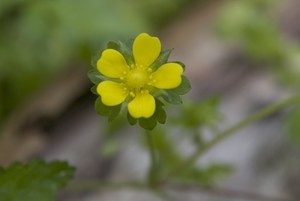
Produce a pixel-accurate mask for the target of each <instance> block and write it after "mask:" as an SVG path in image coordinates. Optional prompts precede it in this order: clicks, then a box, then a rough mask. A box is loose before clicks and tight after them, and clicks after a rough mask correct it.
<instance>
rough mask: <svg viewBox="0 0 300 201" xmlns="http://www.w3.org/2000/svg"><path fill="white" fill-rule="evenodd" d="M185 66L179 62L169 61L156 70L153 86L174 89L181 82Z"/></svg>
mask: <svg viewBox="0 0 300 201" xmlns="http://www.w3.org/2000/svg"><path fill="white" fill-rule="evenodd" d="M182 72H183V68H182V67H181V65H179V64H177V63H167V64H164V65H162V66H161V67H159V68H158V69H157V71H155V72H154V73H153V74H152V76H153V84H152V86H154V87H156V88H159V89H173V88H176V87H178V86H179V85H180V84H181V74H182Z"/></svg>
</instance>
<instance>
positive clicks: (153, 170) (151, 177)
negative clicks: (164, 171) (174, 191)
mask: <svg viewBox="0 0 300 201" xmlns="http://www.w3.org/2000/svg"><path fill="white" fill-rule="evenodd" d="M146 138H147V144H148V148H149V154H150V161H151V165H150V167H149V172H148V182H149V185H150V186H151V187H155V186H156V184H157V181H158V159H157V157H156V153H155V146H154V141H153V133H151V132H149V131H147V132H146Z"/></svg>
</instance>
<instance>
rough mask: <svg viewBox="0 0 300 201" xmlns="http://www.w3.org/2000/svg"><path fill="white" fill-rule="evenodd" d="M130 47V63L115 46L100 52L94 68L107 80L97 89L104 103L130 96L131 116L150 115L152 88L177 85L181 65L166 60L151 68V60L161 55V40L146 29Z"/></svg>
mask: <svg viewBox="0 0 300 201" xmlns="http://www.w3.org/2000/svg"><path fill="white" fill-rule="evenodd" d="M132 51H133V52H132V53H133V58H134V61H135V64H132V65H129V64H128V63H127V62H126V59H125V58H124V56H123V55H122V54H121V53H120V52H118V51H117V50H114V49H106V50H104V51H103V52H102V55H101V57H100V59H99V60H98V61H97V69H98V71H99V72H100V73H101V74H103V75H104V76H105V77H107V78H109V80H106V81H103V82H101V83H100V84H99V85H98V86H97V92H98V94H99V95H100V96H101V101H102V103H103V104H104V105H106V106H116V105H119V104H122V103H123V102H124V101H125V100H126V99H127V98H129V103H128V111H129V114H130V115H131V116H132V117H134V118H142V117H143V118H149V117H151V116H152V115H153V114H154V112H155V109H156V105H155V98H154V96H153V95H152V93H153V91H155V89H174V88H176V87H178V86H179V85H180V84H181V81H182V80H181V74H182V72H183V68H182V66H181V65H179V64H178V63H166V64H163V65H162V66H160V67H159V68H158V69H157V70H153V69H152V68H151V64H153V62H154V61H155V60H156V59H157V58H158V56H159V55H160V52H161V43H160V41H159V39H158V38H156V37H151V36H149V35H148V34H146V33H142V34H140V35H138V36H137V37H136V39H135V40H134V42H133V47H132Z"/></svg>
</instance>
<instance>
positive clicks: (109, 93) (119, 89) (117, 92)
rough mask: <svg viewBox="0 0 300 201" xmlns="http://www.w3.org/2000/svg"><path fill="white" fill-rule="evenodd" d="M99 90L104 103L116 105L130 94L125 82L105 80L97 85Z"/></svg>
mask: <svg viewBox="0 0 300 201" xmlns="http://www.w3.org/2000/svg"><path fill="white" fill-rule="evenodd" d="M97 92H98V93H99V95H100V96H101V101H102V103H103V104H104V105H107V106H115V105H119V104H121V103H122V102H123V101H124V100H125V98H126V97H127V95H128V91H127V89H126V88H125V85H124V84H120V83H116V82H112V81H103V82H101V83H100V84H99V85H98V87H97Z"/></svg>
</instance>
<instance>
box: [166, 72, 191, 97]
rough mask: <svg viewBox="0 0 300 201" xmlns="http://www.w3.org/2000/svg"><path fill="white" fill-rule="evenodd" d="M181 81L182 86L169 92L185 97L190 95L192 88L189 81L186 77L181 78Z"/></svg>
mask: <svg viewBox="0 0 300 201" xmlns="http://www.w3.org/2000/svg"><path fill="white" fill-rule="evenodd" d="M181 79H182V80H181V84H180V85H179V86H178V87H177V88H175V89H170V90H169V91H172V92H173V93H176V94H178V95H184V94H186V93H188V92H189V91H190V90H191V88H192V86H191V83H190V81H189V79H188V78H187V77H186V76H184V75H182V76H181Z"/></svg>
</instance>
